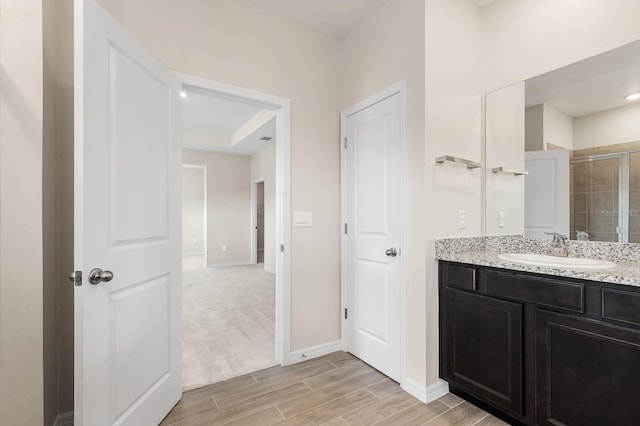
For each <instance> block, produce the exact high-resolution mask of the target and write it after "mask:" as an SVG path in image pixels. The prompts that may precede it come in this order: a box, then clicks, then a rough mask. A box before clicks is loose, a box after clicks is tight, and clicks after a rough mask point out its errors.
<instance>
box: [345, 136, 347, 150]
mask: <svg viewBox="0 0 640 426" xmlns="http://www.w3.org/2000/svg"><path fill="white" fill-rule="evenodd" d="M344 149H347V137H346V136H345V138H344Z"/></svg>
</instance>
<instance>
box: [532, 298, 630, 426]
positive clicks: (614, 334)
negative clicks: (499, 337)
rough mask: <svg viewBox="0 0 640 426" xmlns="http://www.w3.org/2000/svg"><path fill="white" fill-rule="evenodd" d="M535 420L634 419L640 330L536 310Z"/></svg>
mask: <svg viewBox="0 0 640 426" xmlns="http://www.w3.org/2000/svg"><path fill="white" fill-rule="evenodd" d="M535 332H536V402H537V403H536V423H537V424H540V425H562V424H564V425H580V426H587V425H598V426H601V425H616V426H622V425H637V424H638V422H639V421H640V396H639V389H640V331H639V330H632V329H629V328H622V327H616V326H612V325H608V324H606V323H603V322H601V321H596V320H589V319H585V318H578V317H574V316H571V315H562V314H556V313H552V312H548V311H544V310H537V311H536V328H535Z"/></svg>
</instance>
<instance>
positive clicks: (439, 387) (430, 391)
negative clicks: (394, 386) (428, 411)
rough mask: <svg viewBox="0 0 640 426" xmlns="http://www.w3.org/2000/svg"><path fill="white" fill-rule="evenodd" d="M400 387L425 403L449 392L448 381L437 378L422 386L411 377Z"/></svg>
mask: <svg viewBox="0 0 640 426" xmlns="http://www.w3.org/2000/svg"><path fill="white" fill-rule="evenodd" d="M402 389H404V390H405V391H407V392H408V393H410V394H411V395H413V396H414V397H416V398H417V399H419V400H420V401H422V402H424V403H425V404H426V403H429V402H431V401H433V400H436V399H438V398H440V397H441V396H442V395H445V394H447V393H448V392H449V383H447V382H445V381H444V380H438V381H437V382H435V383H432V384H430V385H429V386H427V387H424V386H422V385H420V384H418V383H417V382H415V381H413V380H411V379H407V380H406V381H405V383H404V385H403V386H402Z"/></svg>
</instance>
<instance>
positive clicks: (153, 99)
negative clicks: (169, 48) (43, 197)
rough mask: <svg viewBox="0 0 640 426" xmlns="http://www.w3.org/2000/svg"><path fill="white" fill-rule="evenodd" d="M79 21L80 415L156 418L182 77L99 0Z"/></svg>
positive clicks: (175, 238)
mask: <svg viewBox="0 0 640 426" xmlns="http://www.w3.org/2000/svg"><path fill="white" fill-rule="evenodd" d="M75 20H76V23H75V55H76V56H75V60H76V68H75V91H76V93H75V114H76V115H75V123H76V128H75V138H76V139H75V144H76V146H75V267H76V270H78V271H81V272H82V274H83V277H82V278H83V280H82V285H81V286H76V287H75V424H76V425H86V426H98V425H111V424H118V425H155V424H158V423H159V422H160V421H161V420H162V418H163V417H164V416H165V415H166V413H167V412H168V411H169V410H170V409H171V407H172V406H173V405H174V404H175V402H176V401H178V399H179V398H180V395H181V377H180V376H181V355H180V348H181V333H180V322H181V319H180V318H181V317H180V315H181V287H180V274H181V266H180V236H181V233H180V208H181V199H180V186H179V185H180V161H181V151H180V145H179V139H178V134H179V133H178V132H179V123H180V120H179V113H180V110H179V105H180V104H179V88H180V83H179V81H178V80H177V78H176V77H175V76H174V75H173V73H172V72H171V71H170V70H169V69H168V68H167V67H166V66H165V65H164V64H162V63H161V62H160V61H158V60H157V59H156V58H154V57H153V56H152V55H151V54H150V53H149V52H147V51H146V50H145V49H144V48H143V47H142V46H141V45H140V44H138V43H137V42H136V41H135V40H134V39H133V38H132V37H131V36H130V35H129V34H127V33H126V32H125V31H124V29H123V28H122V27H121V26H120V25H119V24H118V23H117V22H116V21H115V20H113V19H112V18H111V17H110V16H109V15H108V14H107V13H106V12H105V11H104V10H103V9H101V8H100V7H99V6H98V5H97V4H96V3H95V2H94V0H77V1H76V7H75ZM94 268H101V269H103V270H104V271H109V272H111V273H112V274H113V278H112V280H110V281H107V280H104V281H101V280H100V275H98V274H96V275H97V277H96V278H97V279H96V280H95V284H94V283H90V274H91V271H92V270H94ZM107 275H108V272H104V273H103V275H102V278H107Z"/></svg>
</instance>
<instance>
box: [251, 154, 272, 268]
mask: <svg viewBox="0 0 640 426" xmlns="http://www.w3.org/2000/svg"><path fill="white" fill-rule="evenodd" d="M258 178H263V179H264V269H265V271H269V272H273V273H275V272H276V144H275V143H274V142H273V141H272V143H271V144H270V145H269V146H267V147H266V148H264V149H262V150H261V151H259V152H258V153H256V154H254V155H253V156H251V180H254V179H258Z"/></svg>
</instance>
